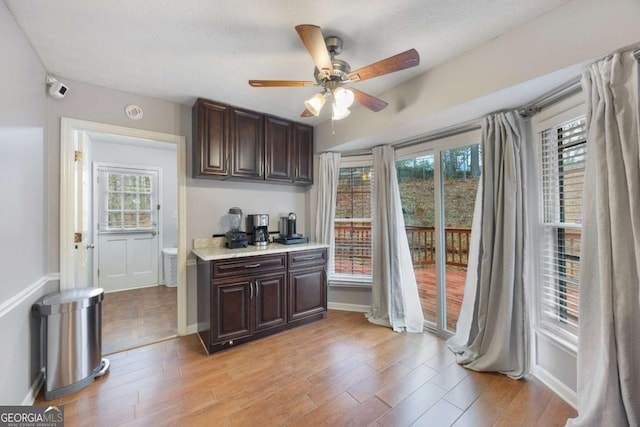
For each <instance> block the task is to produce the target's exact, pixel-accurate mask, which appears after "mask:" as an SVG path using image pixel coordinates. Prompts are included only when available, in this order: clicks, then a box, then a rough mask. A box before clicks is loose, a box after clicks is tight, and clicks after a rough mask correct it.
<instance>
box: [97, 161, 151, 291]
mask: <svg viewBox="0 0 640 427" xmlns="http://www.w3.org/2000/svg"><path fill="white" fill-rule="evenodd" d="M94 169H95V172H96V173H95V176H96V180H95V182H94V184H95V185H94V187H95V188H94V194H95V195H96V196H97V200H96V203H95V205H96V209H97V215H96V216H97V220H98V221H97V231H98V242H97V243H98V245H97V247H96V255H97V262H96V263H95V264H96V265H97V269H96V270H97V271H96V274H95V277H96V278H97V283H98V285H99V286H100V287H102V288H104V289H105V291H107V292H108V291H116V290H125V289H132V288H137V287H142V286H150V285H155V284H158V270H159V268H158V267H159V239H158V218H159V215H158V210H159V207H160V205H159V204H158V200H159V185H158V183H159V171H158V170H156V169H137V168H129V167H122V166H118V167H116V166H112V165H106V164H99V163H98V164H96V165H95V166H94Z"/></svg>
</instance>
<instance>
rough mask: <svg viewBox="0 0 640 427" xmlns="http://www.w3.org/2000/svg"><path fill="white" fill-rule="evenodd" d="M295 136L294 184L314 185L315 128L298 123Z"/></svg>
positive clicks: (295, 127) (295, 126)
mask: <svg viewBox="0 0 640 427" xmlns="http://www.w3.org/2000/svg"><path fill="white" fill-rule="evenodd" d="M293 135H294V143H293V151H294V158H293V162H294V177H293V182H295V183H296V184H304V185H308V184H313V128H312V127H311V126H307V125H303V124H300V123H296V124H295V125H294V132H293Z"/></svg>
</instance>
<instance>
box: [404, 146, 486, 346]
mask: <svg viewBox="0 0 640 427" xmlns="http://www.w3.org/2000/svg"><path fill="white" fill-rule="evenodd" d="M474 138H476V135H467V136H466V137H463V138H460V137H458V138H451V139H450V140H447V141H442V142H441V143H440V145H438V144H433V145H432V147H433V148H430V149H427V150H423V151H417V150H415V149H414V151H413V152H412V153H407V152H405V153H403V152H402V151H399V152H398V159H399V160H398V161H397V163H396V170H397V174H398V184H399V187H400V198H401V201H402V209H403V214H404V220H405V227H406V232H407V238H408V241H409V249H410V251H411V257H412V261H413V268H414V272H415V275H416V281H417V283H418V294H419V296H420V303H421V305H422V311H423V313H424V317H425V321H426V323H427V326H428V327H429V328H432V329H434V330H435V331H436V332H439V333H441V334H443V335H448V334H450V333H452V332H455V330H456V322H457V321H458V316H459V314H460V307H461V305H462V297H463V294H464V284H465V279H466V273H467V262H468V254H469V242H470V240H471V239H470V236H471V221H472V218H473V208H474V203H475V199H476V191H477V188H478V183H479V179H480V172H481V168H482V160H481V150H480V145H479V144H478V143H475V142H474V141H473V139H474ZM470 142H471V143H470Z"/></svg>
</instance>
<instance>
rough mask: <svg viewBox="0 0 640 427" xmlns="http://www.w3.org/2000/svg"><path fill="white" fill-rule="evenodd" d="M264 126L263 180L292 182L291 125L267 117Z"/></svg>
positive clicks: (276, 118)
mask: <svg viewBox="0 0 640 427" xmlns="http://www.w3.org/2000/svg"><path fill="white" fill-rule="evenodd" d="M264 125H265V154H266V157H265V166H266V168H267V170H266V173H265V179H266V180H267V181H281V182H293V170H292V166H293V151H292V146H293V123H292V122H290V121H289V120H285V119H281V118H278V117H271V116H267V117H266V119H265V122H264Z"/></svg>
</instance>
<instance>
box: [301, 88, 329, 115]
mask: <svg viewBox="0 0 640 427" xmlns="http://www.w3.org/2000/svg"><path fill="white" fill-rule="evenodd" d="M324 102H325V97H324V93H316V94H315V95H313V96H312V97H311V98H309V99H307V100H306V101H304V106H305V107H307V110H309V112H310V113H311V114H313V115H314V116H317V115H319V114H320V110H322V106H323V105H324Z"/></svg>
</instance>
